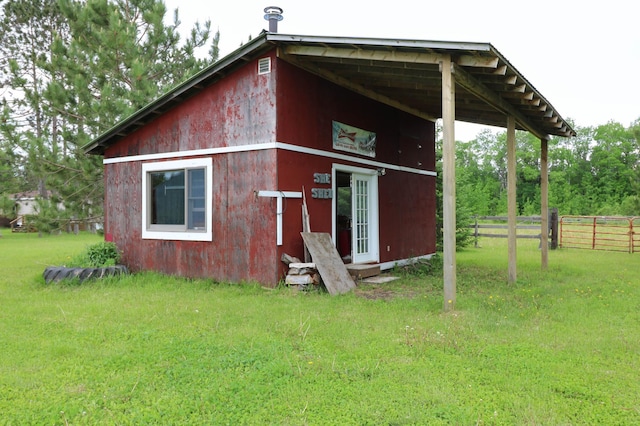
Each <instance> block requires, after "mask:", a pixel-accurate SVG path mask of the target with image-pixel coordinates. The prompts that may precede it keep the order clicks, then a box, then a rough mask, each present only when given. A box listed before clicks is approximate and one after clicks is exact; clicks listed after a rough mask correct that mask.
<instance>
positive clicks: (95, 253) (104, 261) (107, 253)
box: [86, 241, 120, 268]
mask: <svg viewBox="0 0 640 426" xmlns="http://www.w3.org/2000/svg"><path fill="white" fill-rule="evenodd" d="M86 260H87V262H88V263H89V265H90V266H93V267H94V268H100V267H102V266H113V265H116V264H117V263H118V262H119V261H120V252H119V251H118V247H117V246H116V245H115V244H114V243H112V242H107V241H103V242H101V243H97V244H93V245H91V246H89V247H88V248H87V252H86Z"/></svg>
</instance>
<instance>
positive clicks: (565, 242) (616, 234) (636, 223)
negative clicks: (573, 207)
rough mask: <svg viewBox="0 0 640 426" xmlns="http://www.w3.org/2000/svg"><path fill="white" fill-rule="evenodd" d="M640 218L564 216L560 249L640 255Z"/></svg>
mask: <svg viewBox="0 0 640 426" xmlns="http://www.w3.org/2000/svg"><path fill="white" fill-rule="evenodd" d="M638 231H640V217H620V216H562V217H561V218H560V247H562V248H584V249H590V250H608V251H621V252H628V253H637V252H640V233H639V232H638Z"/></svg>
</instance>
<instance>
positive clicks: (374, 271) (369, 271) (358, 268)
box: [347, 263, 380, 279]
mask: <svg viewBox="0 0 640 426" xmlns="http://www.w3.org/2000/svg"><path fill="white" fill-rule="evenodd" d="M347 271H349V273H350V274H351V276H352V277H354V278H356V279H362V278H369V277H375V276H376V275H380V265H370V264H366V263H358V264H355V265H347Z"/></svg>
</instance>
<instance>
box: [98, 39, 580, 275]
mask: <svg viewBox="0 0 640 426" xmlns="http://www.w3.org/2000/svg"><path fill="white" fill-rule="evenodd" d="M445 57H446V58H450V60H451V61H452V62H451V63H452V64H453V65H452V66H454V65H455V67H457V69H456V71H454V72H456V74H455V75H456V77H458V76H462V77H466V78H468V79H471V80H470V81H471V83H469V81H467V80H465V81H464V82H463V83H462V85H461V88H460V90H459V91H458V92H457V93H456V94H455V100H456V102H457V105H458V107H457V109H456V118H457V119H460V120H463V121H470V122H476V123H484V124H490V125H504V123H506V121H505V120H506V119H505V111H501V110H496V108H495V106H494V104H495V103H496V102H497V103H499V102H500V101H499V100H498V99H504V102H505V107H508V106H509V105H513V108H514V111H515V112H516V113H517V114H519V115H518V117H519V119H518V120H517V122H516V125H517V126H518V128H524V129H527V130H530V131H532V130H533V131H535V130H536V129H538V128H539V129H542V130H543V131H542V132H540V134H547V132H548V131H549V130H550V129H551V130H553V132H551V133H553V134H559V132H564V133H562V134H563V135H567V134H569V133H570V132H572V130H571V129H570V127H567V126H565V127H564V128H562V126H555V124H556V123H558V116H557V115H555V111H553V109H552V107H551V106H550V104H548V102H546V101H545V100H544V99H543V98H542V100H541V96H539V94H538V93H537V92H535V95H536V97H535V99H537V102H538V106H535V107H534V106H531V105H527V106H526V108H525V106H524V104H523V103H522V102H521V96H519V95H520V94H521V93H522V94H523V95H524V92H525V91H524V90H522V91H520V89H521V88H527V86H526V85H527V84H528V83H527V82H526V80H524V79H523V78H522V77H521V75H520V74H519V73H517V71H515V69H514V68H512V67H511V66H510V64H509V63H508V62H507V61H506V60H505V59H504V58H503V57H502V56H501V55H500V54H499V53H498V52H497V51H496V50H495V49H494V48H493V47H492V46H491V45H488V44H474V43H452V42H432V41H403V40H389V39H360V38H359V39H352V38H339V37H309V36H295V35H284V34H277V33H271V32H264V33H262V34H261V35H260V36H259V37H257V38H255V39H253V40H252V41H250V42H249V43H247V44H246V45H244V46H242V47H241V48H240V49H238V50H237V51H235V52H234V53H232V54H230V55H229V56H227V57H225V58H223V59H222V60H220V61H218V62H217V63H215V64H213V65H212V66H210V67H209V68H207V69H205V70H203V71H202V72H200V73H199V74H197V75H195V76H194V77H193V78H191V79H189V80H188V81H186V82H184V83H183V84H181V85H179V86H177V87H176V88H175V89H173V90H171V91H169V92H168V93H166V94H165V95H163V96H161V97H160V98H158V99H157V100H156V101H154V102H153V103H151V104H149V105H148V106H146V107H144V108H143V109H141V110H139V111H138V112H137V113H135V114H134V115H132V116H131V117H129V118H127V119H125V120H124V121H122V122H121V123H119V124H117V125H116V126H115V127H113V128H112V129H110V130H109V131H107V132H106V133H104V134H103V135H101V136H99V137H98V138H97V139H95V140H94V141H93V142H91V144H89V145H88V146H87V147H86V151H87V152H89V153H91V154H99V155H103V156H104V167H105V170H104V179H105V210H104V211H105V236H106V239H107V240H109V241H114V242H115V243H116V244H117V246H118V247H119V248H120V250H121V251H122V253H123V257H122V260H123V262H124V263H125V264H126V265H127V266H128V267H129V268H130V269H131V270H133V271H136V270H155V271H160V272H163V273H167V274H173V275H180V276H185V277H207V278H212V279H216V280H226V281H257V282H259V283H262V284H264V285H267V286H273V285H275V284H277V283H278V281H279V280H281V279H282V278H283V276H284V273H285V269H284V268H285V267H284V265H283V264H282V262H281V261H280V258H281V256H282V254H283V253H287V254H290V255H294V256H298V257H302V256H303V241H302V238H301V236H300V232H301V231H302V230H303V226H302V213H301V206H302V201H303V198H302V197H303V196H304V197H305V199H306V204H307V207H308V212H309V216H310V226H311V230H312V231H313V232H326V233H329V234H330V235H331V236H332V238H333V241H334V243H335V245H336V247H337V249H338V252H339V253H340V255H341V256H342V257H343V259H344V260H345V262H354V263H377V264H380V266H381V268H382V269H388V268H391V267H393V266H394V265H396V264H398V263H400V264H402V263H405V262H409V261H411V260H415V259H417V258H421V257H429V256H431V255H433V254H434V253H435V251H436V178H437V174H436V150H435V138H436V126H435V122H436V119H437V118H439V117H441V116H442V111H443V108H444V107H443V99H444V96H443V95H442V92H443V90H442V84H441V80H442V79H441V72H442V63H443V62H442V60H443V58H445ZM451 58H452V59H451ZM447 63H449V62H447ZM475 82H477V84H476V83H475ZM497 82H499V87H498V85H497ZM458 84H460V83H458ZM474 87H475V89H474ZM485 91H486V93H485ZM490 96H496V97H497V98H496V99H488V98H487V97H489V98H490ZM527 96H528V94H527ZM531 100H533V98H532V99H531ZM541 103H542V104H544V105H548V107H549V109H548V111H553V112H554V115H553V117H555V118H556V121H555V123H553V126H552V125H551V124H549V125H547V122H546V121H545V120H546V118H545V117H544V115H545V114H546V112H545V111H542V112H543V113H540V111H541V109H540V107H539V106H540V104H541ZM559 122H560V123H561V124H564V121H563V120H560V121H559ZM536 134H538V133H536Z"/></svg>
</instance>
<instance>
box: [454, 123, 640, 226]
mask: <svg viewBox="0 0 640 426" xmlns="http://www.w3.org/2000/svg"><path fill="white" fill-rule="evenodd" d="M574 129H575V130H576V134H577V135H576V136H575V137H572V138H561V137H552V138H551V139H550V140H549V142H548V167H549V168H548V173H549V206H550V207H556V208H558V211H559V213H560V214H561V215H623V216H640V119H638V120H636V121H635V122H633V123H631V125H630V126H629V127H625V126H624V125H622V124H621V123H617V122H614V121H610V122H608V123H606V124H602V125H598V126H593V127H574ZM506 157H507V136H506V131H502V132H498V133H495V132H491V131H489V130H486V131H483V132H481V133H480V134H478V136H477V137H476V138H475V139H473V140H471V141H469V142H458V143H457V145H456V178H457V188H456V191H457V192H456V194H457V196H458V197H459V198H460V200H461V204H462V205H461V208H463V209H464V210H466V211H468V212H469V213H470V214H472V215H481V216H485V215H489V216H494V215H506V213H507V159H506ZM516 175H517V178H516V179H517V180H516V182H517V191H516V200H517V206H518V214H520V215H525V216H529V215H536V214H540V140H539V139H538V138H536V137H535V136H533V135H532V134H530V133H528V132H521V131H517V132H516Z"/></svg>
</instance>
